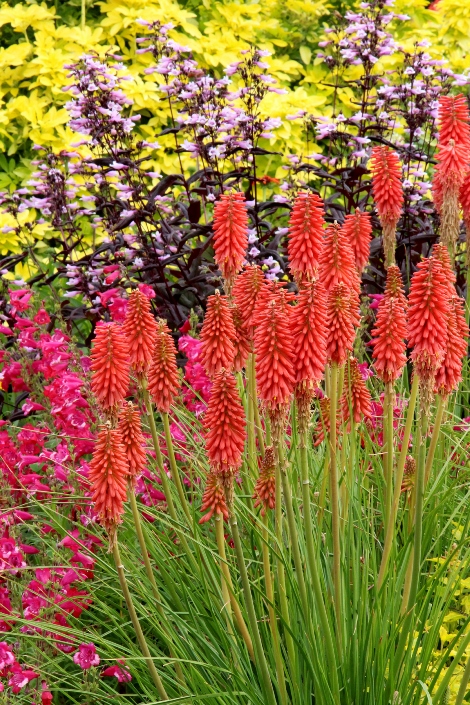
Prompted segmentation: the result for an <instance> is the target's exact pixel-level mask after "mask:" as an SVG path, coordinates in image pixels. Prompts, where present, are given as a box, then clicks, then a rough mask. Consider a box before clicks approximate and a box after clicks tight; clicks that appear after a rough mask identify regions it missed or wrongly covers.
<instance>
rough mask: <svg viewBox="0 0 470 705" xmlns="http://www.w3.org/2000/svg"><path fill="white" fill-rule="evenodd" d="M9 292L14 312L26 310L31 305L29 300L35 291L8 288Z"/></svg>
mask: <svg viewBox="0 0 470 705" xmlns="http://www.w3.org/2000/svg"><path fill="white" fill-rule="evenodd" d="M8 293H9V294H10V303H11V305H12V310H13V314H15V313H16V312H17V311H18V312H23V311H26V309H27V308H28V307H29V300H30V298H31V297H32V295H33V292H32V291H30V290H29V289H17V290H16V291H13V290H12V289H8Z"/></svg>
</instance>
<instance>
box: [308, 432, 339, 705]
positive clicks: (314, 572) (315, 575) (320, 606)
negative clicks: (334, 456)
mask: <svg viewBox="0 0 470 705" xmlns="http://www.w3.org/2000/svg"><path fill="white" fill-rule="evenodd" d="M307 438H308V434H307V432H306V431H301V432H300V468H301V474H302V501H303V507H304V525H305V539H306V547H307V565H308V571H309V574H310V580H311V582H312V587H313V594H314V597H315V602H316V606H317V611H318V614H319V616H320V624H321V627H322V630H323V637H324V639H325V644H326V652H327V655H328V661H329V667H330V675H331V678H332V681H333V688H332V690H333V693H334V696H335V700H336V702H339V685H338V674H337V666H336V658H335V650H334V644H333V638H332V636H331V629H330V623H329V621H328V614H327V611H326V607H325V601H324V599H323V591H322V586H321V582H320V568H319V566H318V563H317V557H316V551H315V542H314V538H313V524H312V512H311V502H310V477H309V471H308V448H307Z"/></svg>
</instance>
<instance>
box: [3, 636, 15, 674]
mask: <svg viewBox="0 0 470 705" xmlns="http://www.w3.org/2000/svg"><path fill="white" fill-rule="evenodd" d="M14 663H15V655H14V654H13V651H12V650H11V646H10V644H7V642H6V641H0V670H2V671H3V669H4V668H7V667H8V666H12V665H13V664H14Z"/></svg>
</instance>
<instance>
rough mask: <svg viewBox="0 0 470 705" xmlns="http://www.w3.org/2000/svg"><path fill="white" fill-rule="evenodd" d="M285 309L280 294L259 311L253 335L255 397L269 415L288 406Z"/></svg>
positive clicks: (290, 373)
mask: <svg viewBox="0 0 470 705" xmlns="http://www.w3.org/2000/svg"><path fill="white" fill-rule="evenodd" d="M288 314H289V306H288V304H287V303H286V301H285V297H284V296H283V292H280V293H279V295H278V296H276V297H275V298H273V299H272V300H271V301H269V303H268V304H267V305H266V307H265V309H264V311H262V312H261V311H260V313H259V317H258V324H257V328H256V331H255V353H256V382H257V385H258V395H259V398H260V399H261V401H262V402H264V404H265V406H266V407H267V409H268V411H269V412H275V411H276V410H282V409H284V408H285V407H287V406H288V405H289V403H290V398H291V395H292V392H293V390H294V384H295V371H294V357H293V353H294V351H293V340H292V331H291V325H290V321H289V316H288Z"/></svg>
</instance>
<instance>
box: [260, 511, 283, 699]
mask: <svg viewBox="0 0 470 705" xmlns="http://www.w3.org/2000/svg"><path fill="white" fill-rule="evenodd" d="M263 569H264V584H265V588H266V600H267V602H268V613H269V627H270V629H271V637H272V640H273V651H274V662H275V664H276V675H277V682H278V687H279V694H280V698H281V703H282V704H283V705H287V702H288V699H287V689H286V679H285V675H284V663H283V660H282V653H281V645H280V642H279V630H278V628H277V619H276V612H275V610H274V590H273V581H272V576H271V565H270V559H269V535H268V515H267V514H265V515H264V517H263Z"/></svg>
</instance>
